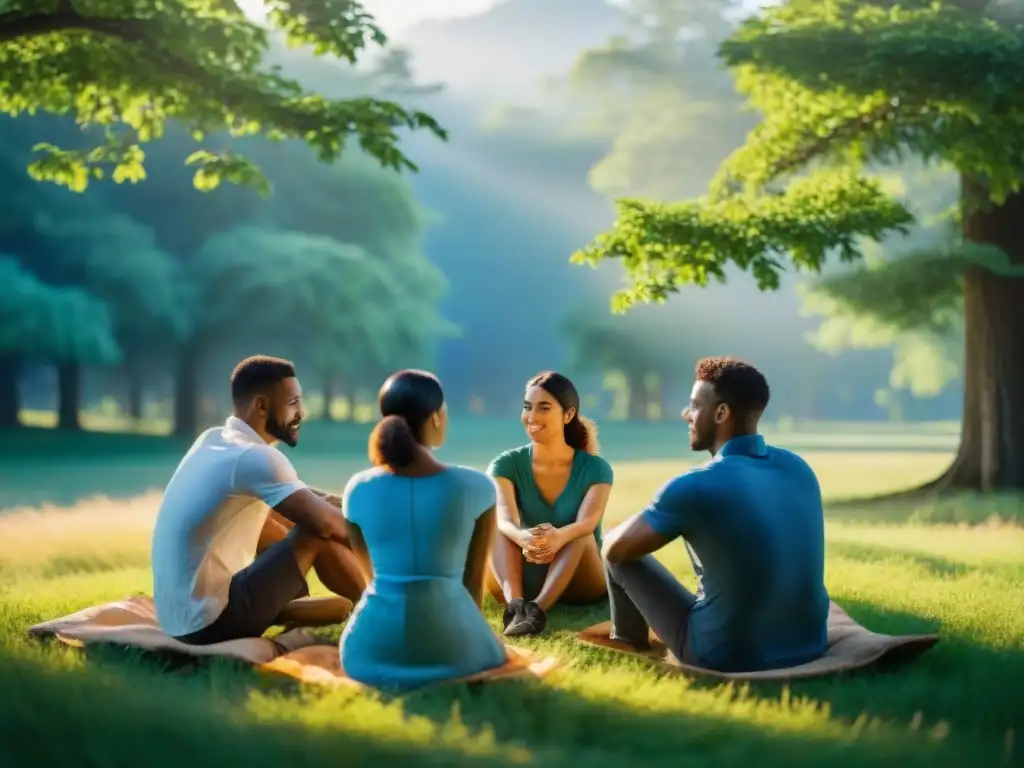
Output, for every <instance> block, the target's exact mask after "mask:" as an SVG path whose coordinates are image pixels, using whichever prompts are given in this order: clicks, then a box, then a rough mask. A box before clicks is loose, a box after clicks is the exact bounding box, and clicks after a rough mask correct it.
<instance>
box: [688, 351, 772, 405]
mask: <svg viewBox="0 0 1024 768" xmlns="http://www.w3.org/2000/svg"><path fill="white" fill-rule="evenodd" d="M695 374H696V377H697V381H706V382H708V383H709V384H711V385H712V386H713V387H714V388H715V394H716V395H717V396H718V398H719V399H720V400H721V401H722V402H723V403H725V404H726V405H728V406H729V407H730V408H731V409H732V410H733V412H734V413H736V415H737V416H738V417H740V418H747V417H749V416H754V415H759V414H761V413H763V412H764V409H765V408H767V407H768V399H769V397H770V396H771V391H770V390H769V389H768V380H767V379H765V377H764V374H762V373H761V372H760V371H759V370H757V368H755V367H754V366H752V365H751V364H750V363H746V362H744V361H742V360H737V359H735V358H731V357H705V358H704V359H703V360H698V361H697V368H696V371H695Z"/></svg>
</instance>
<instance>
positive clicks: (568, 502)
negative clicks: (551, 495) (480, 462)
mask: <svg viewBox="0 0 1024 768" xmlns="http://www.w3.org/2000/svg"><path fill="white" fill-rule="evenodd" d="M487 474H489V475H490V476H491V477H504V478H505V479H507V480H509V481H510V482H511V483H512V485H513V486H515V489H516V505H517V506H518V507H519V519H520V523H521V525H522V527H523V528H532V527H533V526H535V525H540V524H541V523H550V524H551V525H553V526H555V527H556V528H561V527H562V526H565V525H569V524H570V523H574V522H576V517H577V515H578V514H579V511H580V505H581V504H583V499H584V497H585V496H586V495H587V491H589V490H590V486H592V485H601V484H604V483H607V484H608V485H611V483H612V481H613V479H614V473H613V472H612V467H611V464H609V463H608V462H607V461H605V460H604V459H602V458H601V457H600V456H594V455H593V454H591V453H587V452H586V451H576V454H575V455H574V456H573V459H572V472H571V473H570V474H569V481H568V482H567V483H566V484H565V490H563V491H562V493H561V495H560V496H559V497H558V498H557V499H555V501H554V503H553V504H548V503H547V502H546V501H544V498H543V497H542V496H541V495H540V491H539V490H538V489H537V483H536V482H535V481H534V479H533V444H532V443H531V444H529V445H524V446H521V447H520V448H513V449H512V450H511V451H505V452H504V453H503V454H501V455H500V456H498V457H497V458H496V459H494V461H492V462H491V465H490V466H489V467H488V468H487ZM594 536H595V537H596V538H597V543H598V545H599V546H600V544H601V522H600V521H599V522H598V524H597V528H595V529H594Z"/></svg>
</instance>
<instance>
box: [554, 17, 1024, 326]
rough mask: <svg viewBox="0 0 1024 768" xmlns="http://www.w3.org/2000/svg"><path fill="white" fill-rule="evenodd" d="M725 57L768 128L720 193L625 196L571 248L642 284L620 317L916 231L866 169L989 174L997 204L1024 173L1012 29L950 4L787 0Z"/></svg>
mask: <svg viewBox="0 0 1024 768" xmlns="http://www.w3.org/2000/svg"><path fill="white" fill-rule="evenodd" d="M721 53H722V55H723V57H724V59H725V60H726V62H727V63H728V64H729V65H730V66H732V67H734V68H735V70H736V72H737V84H738V87H739V88H740V90H741V91H742V92H743V93H745V94H746V95H747V97H748V99H749V101H750V103H751V105H752V106H754V107H755V108H757V109H758V110H759V111H760V112H761V114H762V117H763V119H762V122H761V123H760V124H759V125H758V127H757V128H755V129H754V130H753V131H752V132H751V134H750V135H749V137H748V140H747V142H746V144H745V145H744V146H743V147H742V148H740V149H739V150H737V151H736V152H735V153H734V154H733V155H732V156H731V157H730V158H729V159H728V160H727V161H726V162H725V163H724V164H723V166H722V168H721V169H720V171H719V174H718V176H717V178H716V179H715V181H714V182H713V184H712V188H711V190H710V193H709V195H707V196H706V197H704V198H701V199H698V200H694V201H690V202H687V203H682V204H677V205H670V206H666V205H660V204H655V203H651V202H647V201H643V200H636V199H624V200H620V201H618V217H617V220H616V222H615V223H614V225H613V227H612V229H611V231H610V232H608V233H606V234H603V235H600V236H598V237H597V238H596V239H595V241H594V242H592V243H591V244H590V245H589V246H587V247H586V248H584V249H582V250H581V251H579V252H578V253H577V254H575V255H574V260H575V261H578V262H586V263H591V264H596V263H598V262H601V261H604V260H607V259H621V260H622V262H623V265H624V267H625V269H626V273H627V275H628V277H629V278H630V280H631V282H632V286H631V287H630V288H628V289H626V290H624V291H621V292H620V293H619V294H618V295H617V296H616V307H617V308H618V309H620V310H621V309H625V308H626V307H628V306H630V305H631V304H633V303H635V302H638V301H661V300H664V299H665V298H666V297H667V296H668V295H669V294H670V293H672V292H674V291H677V290H678V289H679V287H681V286H683V285H687V284H694V285H706V284H707V281H708V279H709V278H711V277H714V278H716V279H719V280H724V278H725V275H726V270H727V268H728V267H729V266H730V265H733V266H735V267H738V268H739V269H741V270H744V271H750V272H753V274H754V276H755V278H756V280H757V283H758V286H759V287H760V288H762V289H774V288H776V287H778V285H779V274H780V273H781V271H783V270H784V269H786V268H787V266H793V267H795V268H796V269H798V270H805V271H806V270H809V271H812V272H817V271H819V270H820V269H821V267H822V266H823V264H824V262H825V259H826V257H827V256H828V255H829V254H830V253H831V252H833V251H838V253H839V256H840V258H841V259H843V260H848V261H852V260H855V259H858V258H859V257H860V256H861V247H862V244H863V238H864V236H866V237H868V238H871V239H874V240H881V239H882V238H883V237H885V235H886V234H888V233H890V232H894V231H895V232H906V231H907V229H908V227H909V225H911V224H912V223H913V222H914V217H913V215H912V213H911V212H910V211H909V210H908V209H907V208H906V207H905V206H904V205H903V204H902V203H901V202H899V201H897V200H894V199H892V198H891V197H890V196H889V195H888V194H887V193H886V192H885V190H884V187H883V185H882V184H881V183H880V182H879V181H878V180H876V179H872V178H868V177H867V176H866V175H865V166H866V165H867V164H868V163H876V164H877V163H887V162H894V161H899V160H900V159H901V158H902V156H903V155H904V154H906V153H908V152H909V153H913V154H916V155H918V156H921V157H923V158H924V159H925V160H934V161H943V162H945V163H948V164H949V165H950V166H952V167H953V168H954V169H955V170H956V171H957V172H959V173H961V174H965V175H969V176H983V177H985V178H986V179H987V183H988V192H989V194H990V197H991V198H992V200H993V201H994V202H997V203H998V202H999V201H1001V200H1002V199H1004V198H1005V197H1006V195H1008V194H1010V193H1012V192H1015V191H1017V189H1018V188H1019V185H1020V179H1022V178H1024V135H1022V134H1021V133H1020V131H1019V129H1018V126H1019V125H1020V122H1021V119H1022V117H1024V27H1022V26H1021V25H1020V24H1019V23H1018V22H1017V21H1014V20H1012V19H1010V20H1007V19H1003V20H1000V21H996V20H993V19H990V18H986V17H985V16H984V15H983V14H980V13H977V12H975V11H972V10H964V9H961V8H959V7H957V6H955V5H952V4H949V3H941V2H940V3H935V4H932V5H927V6H926V5H923V4H919V3H918V4H913V5H911V6H910V7H900V6H897V5H892V4H884V5H882V4H877V5H872V4H865V3H862V2H854V0H830V1H828V2H819V3H807V2H801V0H791V2H789V3H788V4H785V5H782V6H780V7H776V8H772V9H769V10H765V11H763V12H762V13H761V14H760V15H759V16H758V17H756V18H753V19H750V20H748V21H747V22H745V23H744V24H743V25H741V27H740V28H739V30H738V31H737V33H736V34H735V35H734V36H733V37H732V38H730V39H729V40H728V41H727V42H726V43H724V44H723V45H722V47H721ZM808 170H809V173H807V174H806V175H804V176H800V177H794V174H796V173H800V172H803V171H808ZM787 177H788V178H787ZM965 255H970V254H965ZM989 258H991V255H987V256H984V257H983V259H989Z"/></svg>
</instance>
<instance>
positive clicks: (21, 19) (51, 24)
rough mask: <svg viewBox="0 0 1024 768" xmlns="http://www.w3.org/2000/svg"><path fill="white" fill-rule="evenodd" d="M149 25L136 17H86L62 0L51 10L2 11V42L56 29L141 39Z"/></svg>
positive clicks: (36, 35) (0, 34)
mask: <svg viewBox="0 0 1024 768" xmlns="http://www.w3.org/2000/svg"><path fill="white" fill-rule="evenodd" d="M144 28H145V25H144V24H143V23H141V22H139V21H136V20H133V19H105V18H100V17H95V16H83V15H82V14H81V13H79V12H78V10H77V9H76V8H75V7H74V5H73V4H72V3H71V1H70V0H60V2H59V3H58V4H57V7H56V9H55V10H53V11H51V12H50V13H25V12H24V11H8V12H7V13H0V44H2V43H8V42H10V41H12V40H19V39H23V38H30V37H39V36H40V35H48V34H51V33H53V32H65V31H71V30H77V31H81V32H98V33H99V34H101V35H110V36H111V37H119V38H121V39H123V40H126V41H128V42H138V41H141V38H142V32H143V30H144Z"/></svg>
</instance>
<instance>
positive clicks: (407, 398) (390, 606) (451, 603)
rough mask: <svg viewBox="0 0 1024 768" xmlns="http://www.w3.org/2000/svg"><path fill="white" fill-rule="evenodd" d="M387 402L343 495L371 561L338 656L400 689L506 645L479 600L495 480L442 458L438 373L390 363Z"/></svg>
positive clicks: (489, 665) (474, 668)
mask: <svg viewBox="0 0 1024 768" xmlns="http://www.w3.org/2000/svg"><path fill="white" fill-rule="evenodd" d="M379 403H380V412H381V416H383V419H382V420H381V421H380V423H379V424H378V425H377V427H376V428H375V429H374V430H373V434H371V435H370V445H369V453H370V460H371V461H372V462H373V464H374V465H375V468H374V469H370V470H366V471H364V472H360V473H359V474H357V475H355V476H354V477H353V478H352V479H351V480H349V482H348V485H347V486H346V488H345V496H344V502H343V507H342V508H343V510H344V514H345V517H346V519H347V520H348V526H349V537H350V541H351V542H352V546H353V548H354V549H355V550H356V551H357V552H359V553H360V554H362V555H363V556H364V557H365V558H366V559H367V561H368V562H369V563H370V564H371V567H372V570H373V581H372V582H371V583H370V585H369V586H368V587H367V588H366V591H365V592H363V596H362V598H361V599H360V601H359V603H358V604H357V605H356V608H355V610H354V612H353V614H352V617H351V618H350V619H349V622H348V625H347V626H346V628H345V632H344V633H343V634H342V637H341V664H342V667H343V668H344V669H345V672H346V674H347V675H348V676H349V677H351V678H352V679H353V680H357V681H359V682H362V683H364V684H366V685H370V686H373V687H376V688H381V689H385V690H392V691H404V690H410V689H413V688H417V687H419V686H422V685H426V684H428V683H434V682H439V681H442V680H450V679H453V678H460V677H463V676H466V675H471V674H474V673H477V672H482V671H484V670H487V669H493V668H495V667H500V666H502V665H503V664H504V663H505V662H506V660H507V653H506V650H505V646H504V644H503V643H502V641H501V638H499V637H498V636H497V635H496V634H495V633H494V631H493V630H492V629H491V627H490V625H488V623H487V620H486V619H485V618H484V615H483V613H482V612H481V611H480V605H481V602H482V600H483V594H484V580H485V574H486V570H487V553H488V550H489V549H490V545H491V540H492V538H493V536H494V527H495V524H494V518H495V501H496V491H495V487H494V483H493V482H492V481H491V479H490V478H489V477H487V476H486V475H484V474H483V473H481V472H478V471H476V470H473V469H468V468H466V467H458V466H446V465H444V464H441V463H440V462H438V461H437V459H436V458H434V455H433V453H432V452H431V450H430V449H431V448H432V447H437V446H440V445H441V444H442V442H443V441H444V436H445V430H446V427H447V408H446V407H445V404H444V394H443V392H442V390H441V384H440V383H439V382H438V380H437V379H436V378H435V377H434V376H433V375H432V374H429V373H426V372H424V371H401V372H399V373H396V374H394V375H393V376H391V378H389V379H388V380H387V381H386V382H384V385H383V386H382V387H381V390H380V395H379Z"/></svg>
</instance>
